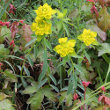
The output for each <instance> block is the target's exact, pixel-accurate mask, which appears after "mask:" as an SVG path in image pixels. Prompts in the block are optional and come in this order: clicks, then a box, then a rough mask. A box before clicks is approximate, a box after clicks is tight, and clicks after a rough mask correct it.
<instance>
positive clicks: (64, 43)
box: [54, 37, 76, 57]
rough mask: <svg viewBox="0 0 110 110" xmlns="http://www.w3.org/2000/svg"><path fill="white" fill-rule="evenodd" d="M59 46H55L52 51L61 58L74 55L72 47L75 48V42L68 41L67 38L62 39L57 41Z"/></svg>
mask: <svg viewBox="0 0 110 110" xmlns="http://www.w3.org/2000/svg"><path fill="white" fill-rule="evenodd" d="M58 41H59V43H60V44H59V45H57V46H56V47H55V48H54V50H55V51H56V52H57V53H58V54H60V56H61V57H65V56H67V55H70V54H74V53H75V51H74V48H73V47H74V46H75V43H76V41H75V40H68V38H67V37H64V38H60V39H59V40H58Z"/></svg>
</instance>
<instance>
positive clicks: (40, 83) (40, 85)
mask: <svg viewBox="0 0 110 110" xmlns="http://www.w3.org/2000/svg"><path fill="white" fill-rule="evenodd" d="M46 82H47V78H46V79H44V80H42V81H40V82H39V86H38V88H41V87H42V86H43V85H44V84H45V83H46Z"/></svg>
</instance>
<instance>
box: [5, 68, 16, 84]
mask: <svg viewBox="0 0 110 110" xmlns="http://www.w3.org/2000/svg"><path fill="white" fill-rule="evenodd" d="M4 73H5V74H4V75H5V76H7V77H8V78H9V79H10V81H11V82H17V78H16V76H15V74H13V73H11V71H10V70H5V71H4Z"/></svg>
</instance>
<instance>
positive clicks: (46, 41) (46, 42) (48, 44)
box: [44, 38, 53, 51]
mask: <svg viewBox="0 0 110 110" xmlns="http://www.w3.org/2000/svg"><path fill="white" fill-rule="evenodd" d="M44 43H45V45H46V47H47V48H48V49H50V50H51V51H53V50H52V46H51V43H50V42H49V41H48V40H47V39H46V38H44Z"/></svg>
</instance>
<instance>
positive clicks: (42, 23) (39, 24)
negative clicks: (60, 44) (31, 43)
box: [31, 3, 56, 35]
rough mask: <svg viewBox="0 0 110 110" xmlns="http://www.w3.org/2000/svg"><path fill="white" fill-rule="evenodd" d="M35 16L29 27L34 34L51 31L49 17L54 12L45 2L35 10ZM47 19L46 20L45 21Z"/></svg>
mask: <svg viewBox="0 0 110 110" xmlns="http://www.w3.org/2000/svg"><path fill="white" fill-rule="evenodd" d="M35 12H36V14H37V17H36V18H35V22H33V23H32V25H31V29H32V31H34V32H35V34H36V35H44V34H50V33H51V25H52V24H51V21H50V19H51V17H52V15H53V14H55V13H56V11H55V10H53V9H52V8H51V6H49V5H48V4H47V3H45V4H44V5H43V6H40V7H39V8H38V10H35ZM47 21H48V22H47Z"/></svg>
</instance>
